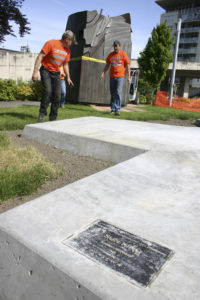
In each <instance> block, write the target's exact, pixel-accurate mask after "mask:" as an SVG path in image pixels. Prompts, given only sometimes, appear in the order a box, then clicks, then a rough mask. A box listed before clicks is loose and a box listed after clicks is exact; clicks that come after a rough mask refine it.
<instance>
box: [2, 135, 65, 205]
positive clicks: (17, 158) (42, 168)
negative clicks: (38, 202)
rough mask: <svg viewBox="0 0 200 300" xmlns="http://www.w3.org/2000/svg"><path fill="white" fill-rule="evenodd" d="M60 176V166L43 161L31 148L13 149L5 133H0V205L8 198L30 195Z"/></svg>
mask: <svg viewBox="0 0 200 300" xmlns="http://www.w3.org/2000/svg"><path fill="white" fill-rule="evenodd" d="M60 175H62V167H61V166H58V165H53V164H51V163H50V162H48V161H47V160H45V159H44V157H43V156H42V155H41V154H39V153H38V152H37V151H36V150H35V149H34V148H33V147H30V146H29V147H25V148H20V147H15V146H14V145H12V143H11V142H10V140H9V138H8V136H7V135H6V134H5V133H0V204H1V202H2V201H5V200H7V199H10V198H14V197H17V196H22V195H30V194H31V193H33V192H34V191H36V190H37V189H38V188H39V187H41V186H42V184H43V183H45V182H46V181H48V180H52V179H55V178H57V177H58V176H60Z"/></svg>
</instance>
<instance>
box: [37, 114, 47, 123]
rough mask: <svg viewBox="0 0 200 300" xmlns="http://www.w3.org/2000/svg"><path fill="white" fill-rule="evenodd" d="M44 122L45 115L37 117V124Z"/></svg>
mask: <svg viewBox="0 0 200 300" xmlns="http://www.w3.org/2000/svg"><path fill="white" fill-rule="evenodd" d="M44 120H45V114H41V113H40V114H39V117H38V122H44Z"/></svg>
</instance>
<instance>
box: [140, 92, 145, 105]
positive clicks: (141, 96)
mask: <svg viewBox="0 0 200 300" xmlns="http://www.w3.org/2000/svg"><path fill="white" fill-rule="evenodd" d="M146 103H147V99H146V96H145V95H141V94H140V104H146Z"/></svg>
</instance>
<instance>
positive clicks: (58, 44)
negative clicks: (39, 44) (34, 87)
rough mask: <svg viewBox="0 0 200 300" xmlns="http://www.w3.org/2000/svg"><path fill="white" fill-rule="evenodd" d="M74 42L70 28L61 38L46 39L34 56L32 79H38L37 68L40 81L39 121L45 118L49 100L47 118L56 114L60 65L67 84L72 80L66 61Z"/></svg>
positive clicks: (50, 118) (53, 119)
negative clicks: (37, 53)
mask: <svg viewBox="0 0 200 300" xmlns="http://www.w3.org/2000/svg"><path fill="white" fill-rule="evenodd" d="M73 42H75V35H74V33H73V32H72V31H71V30H67V31H65V32H64V33H63V35H62V38H61V40H50V41H47V42H46V43H45V44H44V46H43V48H42V50H41V52H40V53H39V55H38V56H37V58H36V61H35V67H34V71H33V75H32V80H33V81H37V80H38V70H39V67H40V64H41V67H40V76H41V82H42V89H43V90H42V99H41V103H40V114H39V121H40V122H43V121H44V120H45V115H46V114H47V108H48V105H49V103H50V101H51V110H50V114H49V120H50V121H55V120H56V118H57V114H58V107H59V105H60V98H61V82H60V67H61V65H63V69H64V73H65V74H66V77H67V82H68V84H69V85H71V86H73V82H72V80H71V78H70V74H69V66H68V61H69V59H70V49H69V47H70V46H71V45H72V43H73Z"/></svg>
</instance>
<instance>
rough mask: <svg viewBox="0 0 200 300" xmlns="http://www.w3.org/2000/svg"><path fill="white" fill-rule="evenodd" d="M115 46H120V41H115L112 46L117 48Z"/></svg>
mask: <svg viewBox="0 0 200 300" xmlns="http://www.w3.org/2000/svg"><path fill="white" fill-rule="evenodd" d="M117 45H119V46H121V43H120V41H118V40H115V41H114V43H113V46H117Z"/></svg>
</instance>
